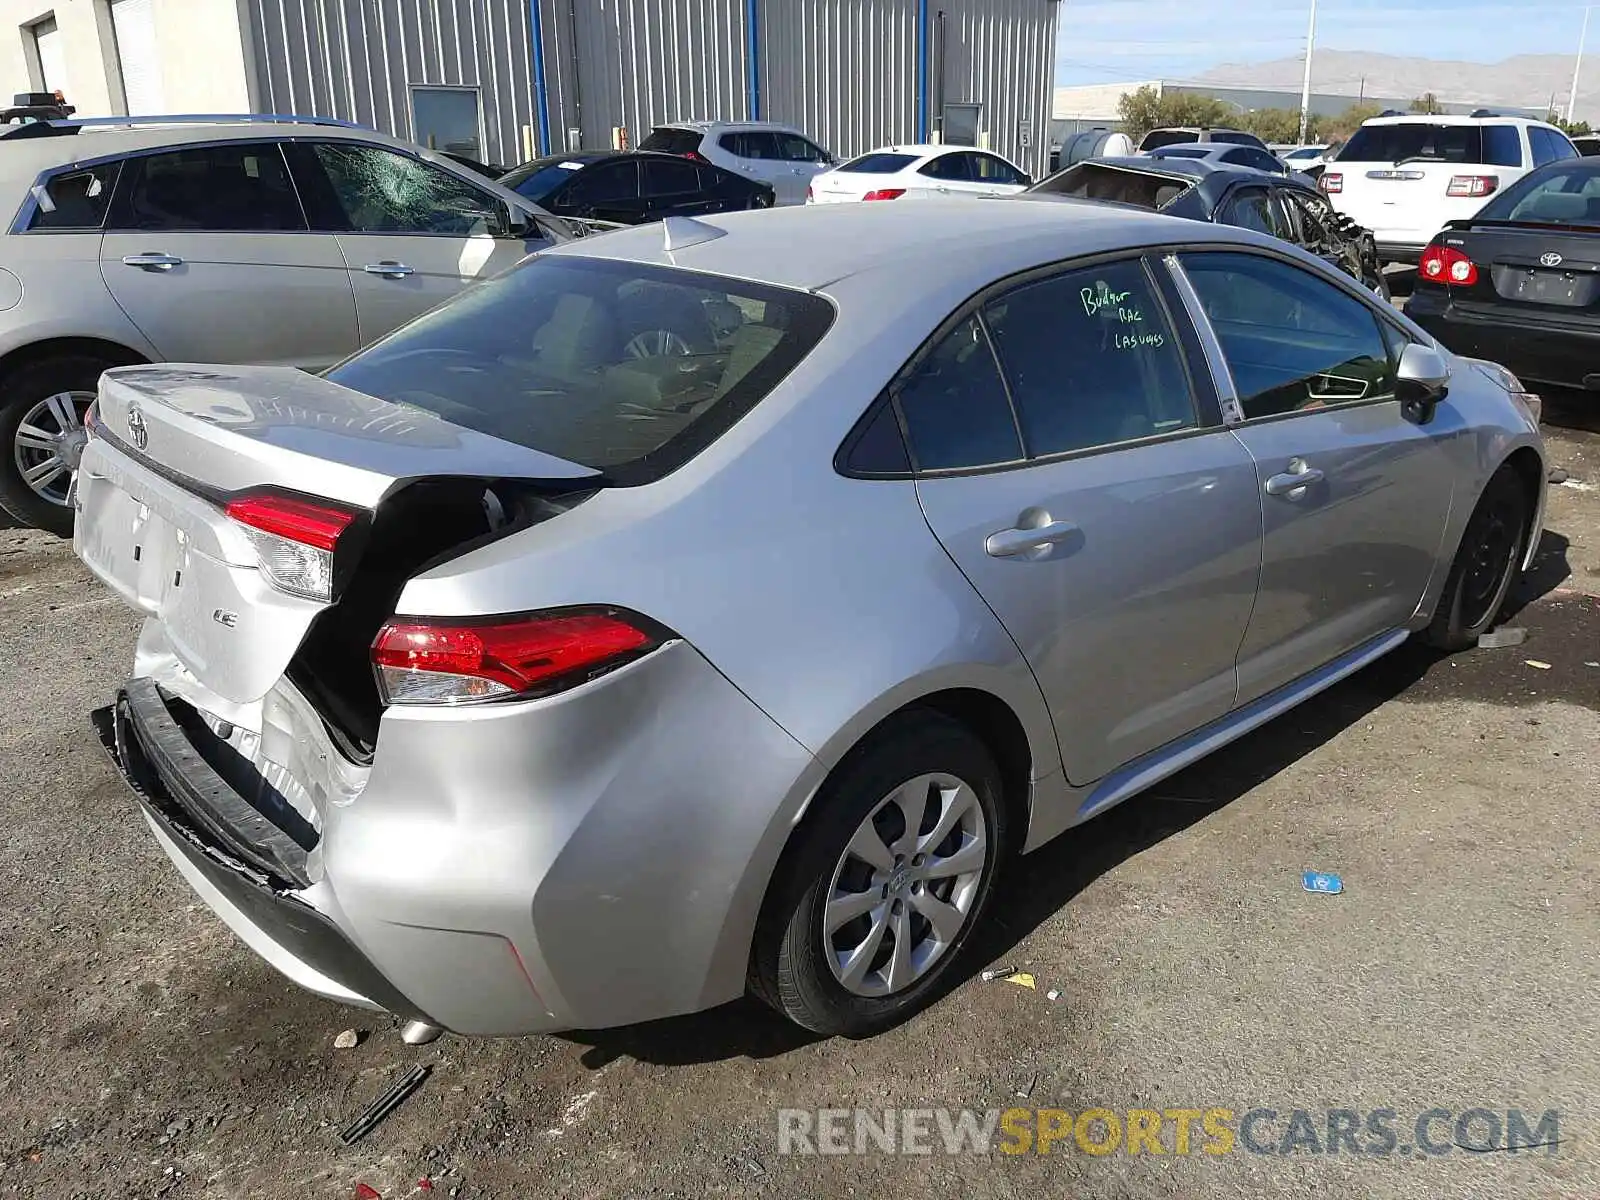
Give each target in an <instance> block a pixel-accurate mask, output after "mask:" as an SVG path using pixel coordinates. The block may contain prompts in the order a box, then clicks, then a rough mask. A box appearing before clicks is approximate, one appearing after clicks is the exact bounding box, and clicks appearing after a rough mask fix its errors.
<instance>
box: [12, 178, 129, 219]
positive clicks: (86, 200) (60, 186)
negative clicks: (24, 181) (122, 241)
mask: <svg viewBox="0 0 1600 1200" xmlns="http://www.w3.org/2000/svg"><path fill="white" fill-rule="evenodd" d="M120 166H121V164H120V163H104V164H102V165H101V166H98V167H88V168H85V169H84V170H81V171H68V172H66V173H65V174H62V175H56V176H53V177H52V178H50V179H47V180H45V181H44V182H43V183H41V184H38V185H36V186H35V187H34V189H33V198H34V205H35V207H34V211H33V217H32V218H31V219H30V220H29V222H28V228H29V229H99V228H100V227H101V226H102V225H103V224H105V219H106V212H107V210H108V209H109V208H110V207H111V193H112V191H113V190H114V189H115V187H116V182H117V171H118V169H119V168H120Z"/></svg>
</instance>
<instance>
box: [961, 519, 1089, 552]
mask: <svg viewBox="0 0 1600 1200" xmlns="http://www.w3.org/2000/svg"><path fill="white" fill-rule="evenodd" d="M1077 532H1078V527H1077V526H1076V525H1074V524H1073V523H1072V522H1071V521H1051V522H1050V523H1049V524H1048V525H1040V526H1037V527H1036V528H1033V529H1002V530H1000V531H999V532H998V533H991V534H990V535H989V536H988V537H987V538H986V539H985V540H984V543H983V549H984V552H985V553H986V554H988V555H989V556H990V557H991V558H1015V557H1016V556H1017V555H1019V554H1026V553H1027V552H1028V551H1030V550H1042V549H1043V548H1044V547H1046V546H1053V545H1055V544H1056V543H1057V542H1064V541H1066V540H1067V539H1068V538H1069V537H1071V536H1072V535H1073V534H1075V533H1077Z"/></svg>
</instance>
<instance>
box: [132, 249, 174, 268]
mask: <svg viewBox="0 0 1600 1200" xmlns="http://www.w3.org/2000/svg"><path fill="white" fill-rule="evenodd" d="M122 265H123V266H125V267H138V268H140V269H141V270H144V271H170V270H172V268H173V267H181V266H183V259H181V258H178V257H177V256H176V255H173V254H163V253H161V251H159V250H147V251H145V252H144V253H143V254H125V255H123V256H122Z"/></svg>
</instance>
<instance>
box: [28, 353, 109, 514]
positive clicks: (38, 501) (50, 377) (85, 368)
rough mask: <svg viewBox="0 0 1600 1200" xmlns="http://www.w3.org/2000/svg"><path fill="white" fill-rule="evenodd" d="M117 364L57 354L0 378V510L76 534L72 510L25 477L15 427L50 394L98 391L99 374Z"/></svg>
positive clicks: (93, 357) (86, 355)
mask: <svg viewBox="0 0 1600 1200" xmlns="http://www.w3.org/2000/svg"><path fill="white" fill-rule="evenodd" d="M118 365H119V364H118V363H116V362H113V361H111V360H110V359H107V358H101V357H99V356H96V355H93V354H56V355H51V356H50V357H48V358H41V359H38V360H37V361H35V362H31V363H28V364H26V365H24V366H22V367H19V368H18V369H17V370H16V371H15V372H13V373H12V374H11V375H10V376H8V377H7V378H6V379H5V380H4V381H3V382H0V508H3V509H5V510H6V512H8V513H10V514H11V516H13V517H14V518H16V519H17V520H18V521H20V522H21V523H22V524H23V525H25V526H30V527H32V528H34V529H44V530H48V531H49V532H51V533H54V534H56V535H58V536H60V537H71V536H72V509H71V508H69V507H67V506H66V505H62V504H55V503H52V502H51V501H50V500H48V499H46V498H45V497H43V496H41V495H39V493H38V492H36V491H34V490H33V488H31V487H29V486H28V484H27V482H26V481H25V480H24V479H23V478H22V468H21V466H20V465H19V464H18V461H17V427H18V426H20V425H21V424H22V419H23V417H24V416H26V415H27V414H28V412H29V410H31V409H32V408H33V407H34V406H35V405H37V404H38V403H39V401H41V400H43V399H45V398H47V397H49V396H54V395H56V394H57V393H59V392H89V393H93V392H95V391H97V390H98V388H99V384H100V374H101V372H103V371H105V370H106V369H108V368H110V367H114V366H118Z"/></svg>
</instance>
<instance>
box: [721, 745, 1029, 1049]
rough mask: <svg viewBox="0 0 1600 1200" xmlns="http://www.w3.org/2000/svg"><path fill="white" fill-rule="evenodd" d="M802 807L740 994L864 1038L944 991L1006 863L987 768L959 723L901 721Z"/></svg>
mask: <svg viewBox="0 0 1600 1200" xmlns="http://www.w3.org/2000/svg"><path fill="white" fill-rule="evenodd" d="M813 806H814V808H813V816H812V818H811V819H810V820H809V821H808V823H807V824H806V825H805V826H804V827H802V829H801V831H800V833H799V835H798V841H797V842H796V843H794V844H793V845H792V846H791V848H790V851H789V852H788V854H787V855H786V858H785V862H784V865H783V867H782V868H780V871H779V873H778V877H777V878H776V879H775V881H774V884H773V888H772V892H771V894H770V895H769V897H768V900H767V904H766V906H765V907H764V909H763V912H762V920H761V923H760V926H759V928H758V930H757V935H756V945H755V948H754V953H753V956H752V964H751V966H752V970H751V976H752V978H751V982H752V989H753V990H754V991H755V992H756V994H757V995H759V996H760V997H761V998H762V999H764V1000H765V1001H766V1002H767V1003H769V1004H770V1005H772V1007H774V1008H776V1009H777V1010H778V1011H779V1012H781V1013H783V1014H784V1015H785V1016H786V1017H788V1018H789V1019H790V1020H792V1021H794V1022H795V1023H796V1024H798V1025H801V1026H803V1027H804V1028H806V1029H809V1030H811V1031H813V1032H815V1033H821V1034H829V1035H832V1034H846V1035H851V1036H861V1035H865V1034H869V1033H876V1032H878V1031H880V1030H883V1029H887V1028H889V1027H890V1026H892V1025H895V1024H898V1023H899V1022H901V1021H903V1020H905V1019H906V1018H907V1017H909V1016H911V1015H912V1014H913V1013H915V1012H917V1011H919V1010H920V1009H922V1008H924V1007H925V1006H926V1005H928V1004H930V1003H932V1002H933V1001H934V1000H935V999H937V998H938V996H940V995H941V994H942V993H943V990H944V988H945V987H946V986H947V984H948V983H949V982H950V981H951V980H952V979H953V978H954V972H955V970H956V969H957V964H958V962H959V960H960V958H961V952H962V950H963V948H964V947H965V946H966V944H967V942H968V940H969V938H970V936H971V934H972V931H973V929H974V928H975V927H976V926H977V925H978V923H979V921H980V920H981V919H982V916H983V912H984V909H985V907H986V906H987V904H988V902H989V899H990V897H991V896H992V895H993V892H994V885H995V880H996V878H997V876H998V874H999V868H1000V864H1001V862H1002V861H1003V858H1004V854H1003V852H1004V847H1005V836H1006V825H1005V808H1004V805H1003V804H1002V802H1001V784H1000V775H999V771H998V770H997V769H996V767H995V765H994V760H993V759H992V758H991V757H990V755H989V752H988V751H987V750H986V749H985V748H984V745H983V743H982V742H980V741H979V740H978V739H977V738H976V737H974V736H973V735H972V734H971V733H969V732H968V731H967V730H966V728H965V727H964V726H962V725H960V724H957V723H956V722H954V721H951V720H950V719H948V718H946V717H942V716H940V715H938V714H935V713H911V714H906V715H905V716H903V717H901V718H897V719H896V720H895V722H894V723H892V724H891V725H889V726H886V727H885V728H884V729H882V730H880V731H879V733H878V734H876V735H874V737H873V738H872V740H871V741H870V742H869V743H867V744H866V745H864V746H863V747H862V748H861V749H859V750H858V751H857V752H856V753H855V755H854V756H853V757H852V758H851V759H850V760H849V761H847V762H846V763H845V764H843V765H842V766H841V767H840V769H839V771H838V772H837V773H836V775H835V776H834V778H833V779H831V780H830V781H829V783H828V784H827V785H826V786H825V787H824V788H823V790H822V792H821V793H819V794H818V796H817V797H816V799H815V800H814V801H813Z"/></svg>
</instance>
